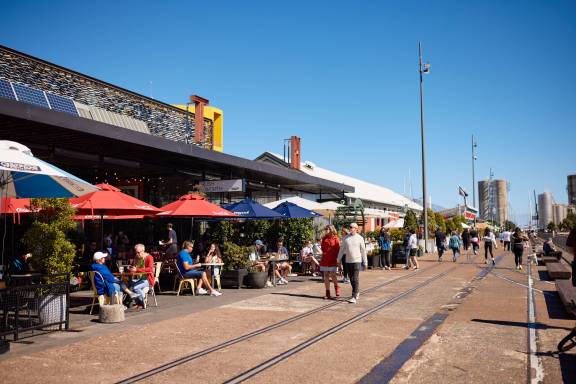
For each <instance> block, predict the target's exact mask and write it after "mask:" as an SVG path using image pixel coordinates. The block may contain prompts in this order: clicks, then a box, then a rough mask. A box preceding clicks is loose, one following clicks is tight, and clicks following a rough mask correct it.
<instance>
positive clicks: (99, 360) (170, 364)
mask: <svg viewBox="0 0 576 384" xmlns="http://www.w3.org/2000/svg"><path fill="white" fill-rule="evenodd" d="M446 256H448V255H446ZM496 256H497V260H498V263H497V265H496V266H495V267H492V266H491V265H490V264H488V265H486V264H484V258H483V256H476V257H467V256H466V255H464V256H462V257H461V258H460V260H459V261H458V262H457V263H452V262H451V261H447V260H449V259H450V257H445V259H447V260H445V261H444V262H442V263H438V262H436V256H435V255H426V256H424V257H422V258H421V259H420V266H421V268H420V270H418V271H404V270H401V269H397V270H393V271H381V270H370V271H367V272H364V273H362V274H361V290H362V293H361V295H360V300H359V302H358V303H357V304H355V305H354V304H348V303H346V302H344V301H335V300H334V301H326V300H323V299H322V296H323V285H322V284H320V281H319V280H313V279H310V278H303V277H297V278H293V279H292V282H291V283H290V284H289V285H288V286H279V287H276V288H273V289H264V290H248V289H243V290H224V291H223V292H224V295H223V296H222V297H220V298H212V297H198V296H197V297H191V296H184V297H175V296H173V295H162V296H159V297H158V299H159V304H160V307H158V308H151V309H149V310H146V311H142V312H139V313H134V314H132V313H131V314H129V315H128V316H127V320H126V321H125V322H124V323H121V324H114V325H110V324H99V323H96V322H94V321H93V320H94V319H96V316H88V315H87V314H84V311H83V308H75V309H73V312H76V313H75V314H74V317H73V331H72V332H57V333H52V334H48V335H40V336H35V337H32V338H28V339H25V340H23V341H22V342H21V343H14V344H12V351H11V352H10V353H8V354H5V355H3V356H1V357H0V382H1V383H12V382H18V383H37V382H43V383H78V382H79V380H80V381H81V382H82V383H113V382H123V383H129V382H136V381H138V382H149V383H166V382H169V383H190V382H201V383H222V382H229V383H236V382H250V383H355V382H361V383H382V382H393V383H430V382H438V383H463V382H466V383H483V384H485V383H526V382H527V381H531V380H540V381H541V382H544V383H561V382H576V372H575V367H576V355H575V354H574V353H572V354H566V355H561V356H558V355H557V354H555V353H553V351H554V350H555V349H556V344H557V343H558V341H559V340H560V339H561V338H562V337H563V336H564V335H565V334H567V332H568V331H569V329H571V328H572V327H573V326H574V320H573V319H569V318H567V315H566V313H565V312H564V311H563V308H562V306H561V303H560V301H559V299H558V297H557V294H556V293H555V286H554V284H553V282H550V281H547V280H546V273H545V272H544V268H543V267H534V266H533V267H532V268H531V269H529V268H528V267H527V266H526V265H525V268H524V270H522V271H516V270H515V269H514V257H513V255H512V254H511V253H509V252H507V253H502V250H501V248H499V249H498V250H497V252H496ZM528 270H530V271H531V274H530V276H529V275H528V273H527V272H528ZM343 287H344V293H345V294H346V295H349V294H350V286H349V285H344V286H343ZM529 287H532V293H533V294H532V295H530V294H529V292H530V291H529V289H530V288H529ZM531 296H532V297H533V302H532V303H531V301H530V297H531ZM532 304H533V305H532ZM530 309H533V311H532V314H533V316H534V318H532V319H531V318H530V312H531V311H530ZM533 382H537V381H533Z"/></svg>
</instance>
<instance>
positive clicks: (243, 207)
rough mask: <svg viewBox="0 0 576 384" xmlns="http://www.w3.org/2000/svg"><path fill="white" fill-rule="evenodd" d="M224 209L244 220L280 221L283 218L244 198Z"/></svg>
mask: <svg viewBox="0 0 576 384" xmlns="http://www.w3.org/2000/svg"><path fill="white" fill-rule="evenodd" d="M224 209H227V210H228V211H232V212H234V213H235V214H236V215H237V216H239V217H240V218H244V219H281V218H283V216H282V215H281V214H279V213H278V212H275V211H273V210H272V209H270V208H266V207H265V206H263V205H262V204H259V203H257V202H255V201H254V200H252V199H250V198H248V197H247V198H245V199H244V200H242V201H239V202H237V203H232V204H228V205H225V206H224Z"/></svg>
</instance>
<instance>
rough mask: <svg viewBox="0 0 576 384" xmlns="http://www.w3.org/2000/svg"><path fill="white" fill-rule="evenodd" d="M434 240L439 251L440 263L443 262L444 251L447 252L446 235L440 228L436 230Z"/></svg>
mask: <svg viewBox="0 0 576 384" xmlns="http://www.w3.org/2000/svg"><path fill="white" fill-rule="evenodd" d="M434 239H435V240H436V249H437V250H438V261H442V255H443V254H444V251H446V235H445V234H444V232H442V231H441V230H440V227H438V229H436V233H434Z"/></svg>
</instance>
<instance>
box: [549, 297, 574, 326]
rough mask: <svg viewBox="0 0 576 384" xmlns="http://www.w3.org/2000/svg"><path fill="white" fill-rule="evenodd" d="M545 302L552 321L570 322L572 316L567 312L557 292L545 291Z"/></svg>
mask: <svg viewBox="0 0 576 384" xmlns="http://www.w3.org/2000/svg"><path fill="white" fill-rule="evenodd" d="M544 300H545V301H546V310H547V311H548V317H549V318H550V319H561V320H568V319H571V316H570V315H569V314H568V312H566V309H565V308H564V305H563V304H562V301H561V300H560V296H559V295H558V292H556V291H544Z"/></svg>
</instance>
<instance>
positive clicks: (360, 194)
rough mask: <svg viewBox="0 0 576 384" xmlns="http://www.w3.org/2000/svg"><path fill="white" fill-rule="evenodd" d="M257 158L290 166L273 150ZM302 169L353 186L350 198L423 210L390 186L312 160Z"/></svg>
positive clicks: (319, 176) (318, 176) (310, 173)
mask: <svg viewBox="0 0 576 384" xmlns="http://www.w3.org/2000/svg"><path fill="white" fill-rule="evenodd" d="M256 160H261V161H262V160H267V161H265V162H268V163H276V164H278V165H284V166H288V164H287V163H285V162H284V161H283V160H282V156H280V155H278V154H276V153H272V152H265V153H264V154H262V155H260V156H259V157H258V158H257V159H256ZM300 170H301V171H302V172H304V173H306V174H308V175H310V176H314V177H317V178H321V179H325V180H332V181H334V182H337V183H341V184H345V185H351V186H353V187H354V192H346V196H348V197H350V198H357V199H360V200H363V201H372V202H375V203H380V204H386V205H391V206H395V207H398V208H404V207H405V206H408V208H409V209H413V210H418V211H421V210H422V205H420V204H418V203H416V202H414V201H412V200H410V199H409V198H407V197H405V196H402V195H401V194H399V193H397V192H394V191H392V190H391V189H389V188H386V187H383V186H380V185H376V184H372V183H369V182H367V181H363V180H360V179H356V178H354V177H351V176H347V175H343V174H341V173H337V172H334V171H330V170H328V169H325V168H321V167H319V166H317V165H316V164H314V163H312V162H310V161H304V162H302V164H301V167H300Z"/></svg>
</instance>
